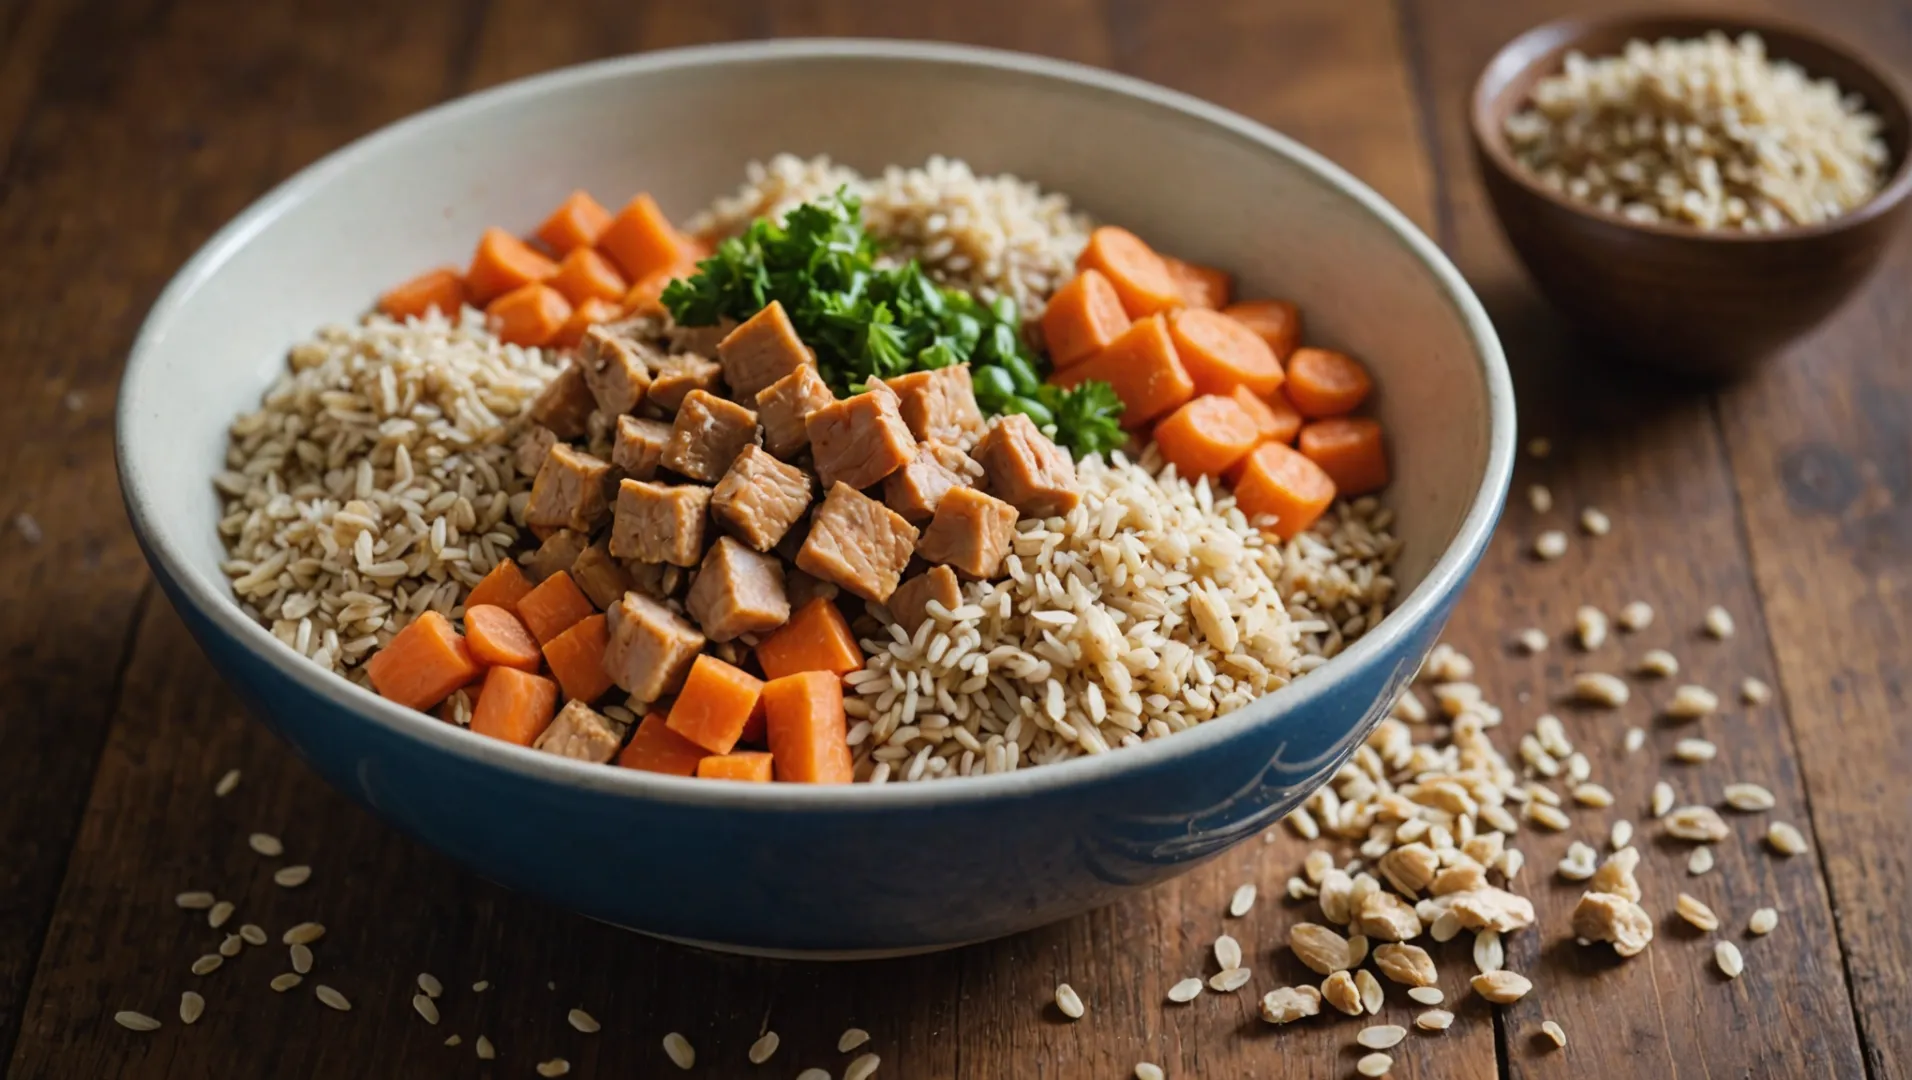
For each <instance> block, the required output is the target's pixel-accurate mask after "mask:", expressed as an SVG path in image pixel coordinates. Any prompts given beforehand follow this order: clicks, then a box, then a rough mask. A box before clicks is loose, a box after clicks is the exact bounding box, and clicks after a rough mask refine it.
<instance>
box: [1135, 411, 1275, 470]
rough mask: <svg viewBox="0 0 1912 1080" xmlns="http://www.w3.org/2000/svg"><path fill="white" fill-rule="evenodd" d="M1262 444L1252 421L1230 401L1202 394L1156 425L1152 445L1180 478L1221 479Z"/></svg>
mask: <svg viewBox="0 0 1912 1080" xmlns="http://www.w3.org/2000/svg"><path fill="white" fill-rule="evenodd" d="M1260 441H1261V435H1260V433H1259V432H1258V431H1257V430H1256V429H1255V420H1254V418H1253V417H1251V416H1249V415H1248V411H1247V410H1246V409H1243V408H1242V407H1241V406H1240V405H1238V404H1236V402H1235V399H1234V398H1232V397H1220V396H1217V395H1215V394H1205V395H1203V396H1201V397H1198V398H1196V399H1195V400H1194V401H1191V402H1189V403H1188V404H1186V405H1184V406H1182V407H1181V408H1179V409H1177V410H1175V411H1174V412H1172V413H1170V414H1169V416H1168V419H1166V420H1164V421H1162V422H1161V423H1159V424H1157V425H1155V445H1157V446H1159V447H1161V448H1162V456H1163V457H1164V458H1167V459H1168V461H1169V463H1170V464H1172V465H1174V466H1175V470H1176V471H1177V472H1179V473H1180V474H1181V475H1182V476H1183V477H1185V478H1187V479H1189V480H1194V479H1195V478H1196V477H1198V476H1207V477H1216V476H1220V475H1221V474H1222V472H1223V471H1224V470H1226V469H1227V468H1228V467H1229V466H1230V465H1233V464H1235V463H1236V462H1237V461H1240V460H1241V459H1242V458H1244V457H1247V456H1248V451H1250V450H1253V449H1254V448H1255V444H1256V443H1257V442H1260Z"/></svg>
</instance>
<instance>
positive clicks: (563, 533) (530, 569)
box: [524, 529, 591, 581]
mask: <svg viewBox="0 0 1912 1080" xmlns="http://www.w3.org/2000/svg"><path fill="white" fill-rule="evenodd" d="M589 546H591V538H590V537H588V536H586V535H584V534H583V533H581V532H572V531H571V530H570V529H554V530H552V532H551V535H550V536H547V537H545V538H544V542H543V543H541V544H539V545H538V550H536V551H534V552H532V553H531V558H529V559H528V560H526V561H525V564H524V569H525V576H526V577H528V578H530V579H531V580H532V581H543V580H544V579H545V578H548V577H550V576H551V575H552V574H555V573H557V572H558V571H560V570H569V569H571V567H572V566H573V565H574V564H576V562H577V561H578V556H580V555H582V554H584V549H585V548H587V547H589Z"/></svg>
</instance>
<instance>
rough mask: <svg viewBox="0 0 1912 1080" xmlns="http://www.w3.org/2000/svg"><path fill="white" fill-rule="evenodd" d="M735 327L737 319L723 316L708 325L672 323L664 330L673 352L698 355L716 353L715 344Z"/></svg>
mask: <svg viewBox="0 0 1912 1080" xmlns="http://www.w3.org/2000/svg"><path fill="white" fill-rule="evenodd" d="M735 329H737V320H735V319H732V318H730V317H729V316H725V317H724V318H721V319H718V320H717V321H716V323H714V324H712V325H710V326H677V325H675V324H673V325H672V326H671V327H670V328H669V329H668V330H665V331H664V337H665V340H666V341H667V342H668V343H669V345H670V350H671V352H673V353H696V354H697V355H698V356H715V355H717V344H718V343H719V342H721V341H723V340H724V339H725V338H727V337H729V336H730V332H731V331H732V330H735Z"/></svg>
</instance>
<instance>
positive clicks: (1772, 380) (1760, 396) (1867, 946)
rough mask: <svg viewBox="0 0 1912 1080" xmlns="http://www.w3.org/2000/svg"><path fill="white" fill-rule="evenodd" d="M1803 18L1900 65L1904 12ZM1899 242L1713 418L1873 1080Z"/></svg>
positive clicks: (1897, 1074) (1911, 36)
mask: <svg viewBox="0 0 1912 1080" xmlns="http://www.w3.org/2000/svg"><path fill="white" fill-rule="evenodd" d="M1813 17H1814V21H1815V23H1816V24H1817V25H1818V26H1819V27H1820V28H1821V29H1823V30H1825V31H1826V32H1828V33H1831V34H1834V35H1837V36H1839V37H1841V38H1843V39H1845V40H1846V41H1848V42H1853V43H1856V44H1858V45H1860V46H1861V47H1863V48H1864V49H1865V50H1866V51H1867V52H1868V53H1870V54H1871V55H1872V56H1873V57H1874V59H1875V60H1877V61H1879V62H1881V63H1882V64H1883V65H1884V66H1885V68H1886V69H1887V70H1890V71H1898V72H1904V71H1907V70H1912V24H1908V23H1907V22H1906V20H1905V17H1904V11H1903V10H1894V9H1891V8H1890V7H1889V6H1874V5H1871V4H1865V3H1855V2H1850V0H1847V2H1839V3H1827V4H1821V5H1816V6H1815V7H1814V8H1813ZM1908 292H1912V239H1909V238H1908V237H1907V236H1906V235H1905V234H1904V233H1903V232H1902V233H1901V235H1900V237H1899V242H1898V243H1897V245H1896V246H1895V248H1894V249H1893V251H1892V253H1891V254H1890V255H1889V256H1888V258H1887V260H1886V262H1885V265H1884V266H1883V267H1882V268H1881V270H1880V272H1879V274H1878V276H1877V277H1875V278H1874V279H1873V280H1872V281H1871V283H1870V285H1869V286H1868V288H1867V289H1866V290H1865V291H1864V292H1863V293H1861V294H1860V295H1859V296H1858V297H1857V298H1855V300H1854V301H1853V302H1852V304H1851V305H1850V306H1849V307H1847V308H1846V310H1845V311H1844V312H1842V313H1841V314H1839V315H1837V316H1835V318H1834V320H1833V321H1832V322H1831V323H1830V324H1828V325H1827V326H1826V327H1825V328H1824V329H1822V330H1821V331H1820V332H1819V333H1817V334H1816V335H1814V336H1813V337H1811V338H1809V339H1807V340H1805V341H1804V342H1801V343H1800V345H1799V346H1798V347H1797V348H1795V349H1793V350H1792V351H1791V352H1790V353H1788V354H1787V355H1786V356H1784V357H1782V358H1781V359H1780V360H1779V361H1778V362H1776V363H1774V364H1772V365H1770V366H1768V367H1767V368H1766V369H1765V370H1763V371H1762V372H1761V373H1760V374H1759V377H1757V378H1755V379H1752V380H1750V381H1748V382H1747V383H1745V384H1744V385H1742V386H1739V387H1736V388H1733V389H1732V390H1730V391H1728V392H1727V393H1725V394H1724V395H1723V396H1722V397H1721V399H1720V402H1719V406H1718V412H1719V416H1720V419H1721V422H1722V428H1723V431H1724V433H1725V443H1726V450H1727V457H1728V460H1729V461H1730V463H1731V466H1732V470H1733V477H1734V481H1735V485H1736V487H1735V490H1736V492H1737V494H1738V497H1739V500H1740V504H1741V511H1742V514H1743V516H1744V520H1745V532H1746V538H1747V546H1748V547H1749V549H1750V551H1751V555H1752V569H1753V574H1754V578H1755V580H1756V581H1757V583H1758V586H1759V591H1760V595H1761V598H1762V599H1763V600H1764V602H1765V607H1766V613H1767V616H1768V619H1769V622H1770V627H1771V629H1770V633H1771V636H1772V643H1773V652H1774V660H1775V663H1776V665H1777V669H1778V672H1779V683H1778V685H1779V687H1780V689H1781V691H1782V693H1783V697H1784V700H1785V702H1786V706H1787V709H1788V712H1789V714H1790V716H1791V718H1792V724H1793V728H1794V730H1795V732H1796V734H1797V751H1798V759H1799V771H1800V774H1801V777H1802V779H1803V780H1804V781H1805V784H1806V789H1807V791H1808V792H1809V793H1810V794H1811V812H1812V820H1813V826H1814V832H1815V833H1816V835H1817V843H1818V849H1817V856H1818V858H1819V859H1820V861H1821V863H1822V864H1823V866H1824V868H1825V872H1826V875H1827V877H1828V879H1829V881H1830V885H1831V892H1832V898H1833V902H1834V911H1835V914H1836V916H1837V918H1838V927H1839V939H1840V943H1841V945H1842V946H1843V948H1844V953H1845V962H1846V965H1847V969H1848V977H1849V979H1850V984H1851V991H1852V1001H1853V1007H1854V1009H1855V1011H1856V1012H1857V1017H1858V1024H1859V1031H1860V1034H1861V1036H1862V1038H1863V1041H1864V1053H1865V1064H1866V1069H1867V1074H1868V1075H1869V1076H1870V1077H1872V1078H1873V1080H1905V1078H1907V1077H1912V1024H1908V1023H1907V1022H1906V1017H1907V1016H1912V923H1908V921H1907V920H1906V919H1904V918H1901V917H1899V915H1898V912H1899V910H1901V909H1902V908H1903V906H1904V905H1903V904H1902V903H1900V902H1899V901H1898V899H1897V898H1899V897H1904V896H1906V895H1908V894H1912V845H1909V844H1908V843H1907V841H1908V838H1909V836H1912V787H1908V785H1907V783H1906V777H1907V776H1912V742H1908V740H1907V738H1906V725H1905V720H1904V717H1905V716H1906V713H1907V706H1908V670H1907V657H1908V656H1912V613H1909V612H1908V608H1907V603H1906V599H1907V597H1908V596H1912V364H1908V361H1909V360H1912V322H1909V321H1908V313H1907V311H1906V306H1905V297H1906V295H1907V294H1908Z"/></svg>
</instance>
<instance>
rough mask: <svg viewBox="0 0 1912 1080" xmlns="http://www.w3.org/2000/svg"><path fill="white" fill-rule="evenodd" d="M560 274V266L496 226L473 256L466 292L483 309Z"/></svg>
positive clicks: (466, 277)
mask: <svg viewBox="0 0 1912 1080" xmlns="http://www.w3.org/2000/svg"><path fill="white" fill-rule="evenodd" d="M557 272H558V264H557V263H554V262H552V261H551V260H550V259H547V258H545V257H544V256H543V255H540V254H538V253H537V252H535V251H533V250H531V245H529V244H527V243H525V242H524V241H523V240H520V239H518V238H517V237H515V236H513V235H511V234H510V233H508V232H506V231H504V230H503V229H500V228H498V227H497V226H496V225H493V226H492V227H491V228H489V229H486V230H485V232H484V235H483V236H481V237H479V238H478V251H477V253H476V254H474V255H472V257H471V269H470V270H468V271H466V272H465V291H466V292H467V293H469V294H470V296H471V302H472V303H474V304H476V305H478V306H479V307H484V306H485V305H487V304H489V303H491V302H492V301H493V300H496V299H497V298H499V297H500V296H503V295H504V294H506V293H508V292H510V291H511V290H513V289H520V288H523V287H524V286H526V285H529V284H531V283H532V282H534V281H543V280H544V279H545V278H548V277H550V276H551V275H552V274H555V273H557Z"/></svg>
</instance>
